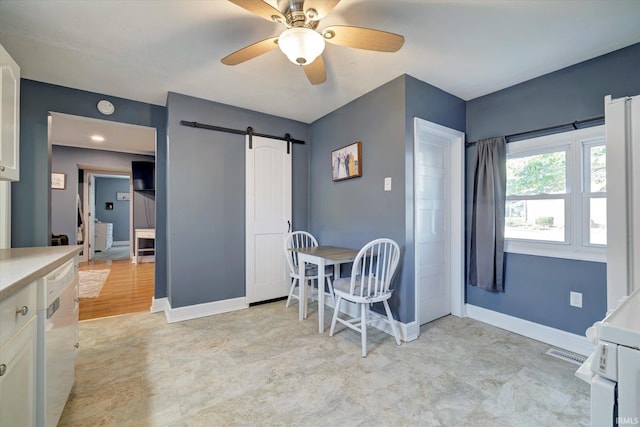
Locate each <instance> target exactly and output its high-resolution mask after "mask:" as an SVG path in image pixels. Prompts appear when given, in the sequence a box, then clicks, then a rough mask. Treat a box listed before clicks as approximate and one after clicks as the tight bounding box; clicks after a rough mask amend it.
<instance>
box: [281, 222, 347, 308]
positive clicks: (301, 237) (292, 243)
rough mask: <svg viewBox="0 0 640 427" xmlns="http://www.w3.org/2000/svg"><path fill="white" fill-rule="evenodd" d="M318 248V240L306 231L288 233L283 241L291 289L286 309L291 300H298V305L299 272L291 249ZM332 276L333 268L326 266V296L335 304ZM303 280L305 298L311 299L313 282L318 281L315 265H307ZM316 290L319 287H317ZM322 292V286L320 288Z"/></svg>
mask: <svg viewBox="0 0 640 427" xmlns="http://www.w3.org/2000/svg"><path fill="white" fill-rule="evenodd" d="M313 246H318V240H317V239H316V238H315V237H314V236H313V234H311V233H309V232H306V231H294V232H292V233H289V235H288V236H287V238H286V239H285V241H284V252H285V258H287V264H288V265H289V275H290V277H291V287H290V288H289V296H288V298H287V304H286V307H289V303H290V302H291V299H292V298H295V299H297V300H298V303H299V304H300V286H301V284H300V270H299V266H298V253H297V252H294V251H292V250H291V249H292V248H307V247H313ZM332 275H333V266H327V269H326V270H325V277H326V279H327V286H328V288H329V292H328V294H329V295H330V296H331V298H332V299H333V301H334V303H335V296H334V293H333V284H332V282H331V276H332ZM304 276H305V280H306V281H307V283H308V286H309V291H308V292H307V296H308V297H309V299H313V296H314V292H313V290H314V287H313V282H314V280H315V281H317V279H318V267H317V266H315V265H308V266H307V267H306V270H305V275H304ZM296 288H298V293H297V294H296V292H295V290H296ZM318 288H320V286H319V285H318ZM321 289H322V290H323V291H324V286H322V287H321ZM304 316H305V317H306V316H307V304H305V306H304Z"/></svg>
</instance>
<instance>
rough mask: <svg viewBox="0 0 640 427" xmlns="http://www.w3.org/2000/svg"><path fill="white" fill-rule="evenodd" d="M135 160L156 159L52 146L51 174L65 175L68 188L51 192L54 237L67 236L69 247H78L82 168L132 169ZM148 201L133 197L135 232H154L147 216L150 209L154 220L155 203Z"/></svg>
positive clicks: (143, 198) (127, 238)
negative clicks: (77, 234)
mask: <svg viewBox="0 0 640 427" xmlns="http://www.w3.org/2000/svg"><path fill="white" fill-rule="evenodd" d="M133 160H143V161H149V160H153V157H150V156H143V155H139V154H129V153H118V152H114V151H104V150H91V149H87V148H77V147H65V146H62V145H54V146H52V147H51V170H52V171H53V172H58V173H64V174H66V175H67V186H66V188H65V189H64V190H51V231H52V232H53V233H55V234H66V235H68V236H69V243H70V244H75V243H76V221H77V218H76V194H80V198H81V199H82V197H83V193H82V191H83V189H82V184H81V183H80V182H79V181H81V180H82V176H78V175H79V170H78V165H79V164H80V165H91V166H94V167H95V169H98V170H100V168H101V167H104V168H105V169H109V168H118V169H130V168H131V162H132V161H133ZM80 175H81V174H80ZM125 182H126V183H127V190H126V191H127V192H128V191H129V189H128V185H129V181H128V180H126V181H125ZM114 197H115V194H114ZM145 199H146V196H144V195H141V194H140V193H134V194H133V195H132V200H133V226H134V228H151V227H149V225H148V224H147V218H146V217H147V215H146V212H145V209H146V208H147V207H149V208H150V212H151V214H153V215H154V218H155V214H154V212H155V203H154V202H149V201H147V200H145ZM96 207H98V206H96ZM103 207H104V206H103ZM127 209H128V206H127ZM128 212H129V211H127V229H128V227H129V225H128V224H129V220H128V217H129V213H128ZM98 218H99V219H102V218H100V216H98ZM116 240H129V237H128V236H127V237H126V238H124V239H116Z"/></svg>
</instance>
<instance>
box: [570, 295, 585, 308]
mask: <svg viewBox="0 0 640 427" xmlns="http://www.w3.org/2000/svg"><path fill="white" fill-rule="evenodd" d="M569 304H571V306H572V307H578V308H582V294H581V293H580V292H573V291H572V292H569Z"/></svg>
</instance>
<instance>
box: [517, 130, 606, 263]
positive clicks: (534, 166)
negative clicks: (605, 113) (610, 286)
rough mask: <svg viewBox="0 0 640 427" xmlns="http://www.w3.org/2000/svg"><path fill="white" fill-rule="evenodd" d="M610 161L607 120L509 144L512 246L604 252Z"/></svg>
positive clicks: (581, 255) (574, 254)
mask: <svg viewBox="0 0 640 427" xmlns="http://www.w3.org/2000/svg"><path fill="white" fill-rule="evenodd" d="M605 165H606V146H605V141H604V126H598V127H593V128H588V129H580V130H577V131H572V132H565V133H562V134H555V135H549V136H545V137H540V138H534V139H529V140H523V141H518V142H513V143H509V144H507V193H506V195H507V197H506V198H507V200H506V207H505V238H506V249H507V251H509V252H519V253H532V254H541V255H547V256H558V257H568V258H578V259H595V260H600V259H601V258H603V257H604V256H605V245H606V235H607V233H606V167H605Z"/></svg>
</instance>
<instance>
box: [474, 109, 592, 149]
mask: <svg viewBox="0 0 640 427" xmlns="http://www.w3.org/2000/svg"><path fill="white" fill-rule="evenodd" d="M602 120H604V116H598V117H592V118H590V119H584V120H576V121H575V122H570V123H564V124H561V125H555V126H548V127H545V128H540V129H534V130H528V131H526V132H518V133H512V134H510V135H505V136H504V139H505V140H507V141H506V142H510V141H509V140H510V139H513V138H518V137H521V136H524V135H529V134H535V133H540V132H546V131H551V130H556V129H557V130H560V129H563V128H566V127H567V126H573V129H574V130H577V129H578V126H580V125H583V124H586V123H591V122H598V121H602ZM594 126H595V125H594ZM475 143H476V141H473V142H467V143H465V146H466V147H468V146H470V145H473V144H475Z"/></svg>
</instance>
